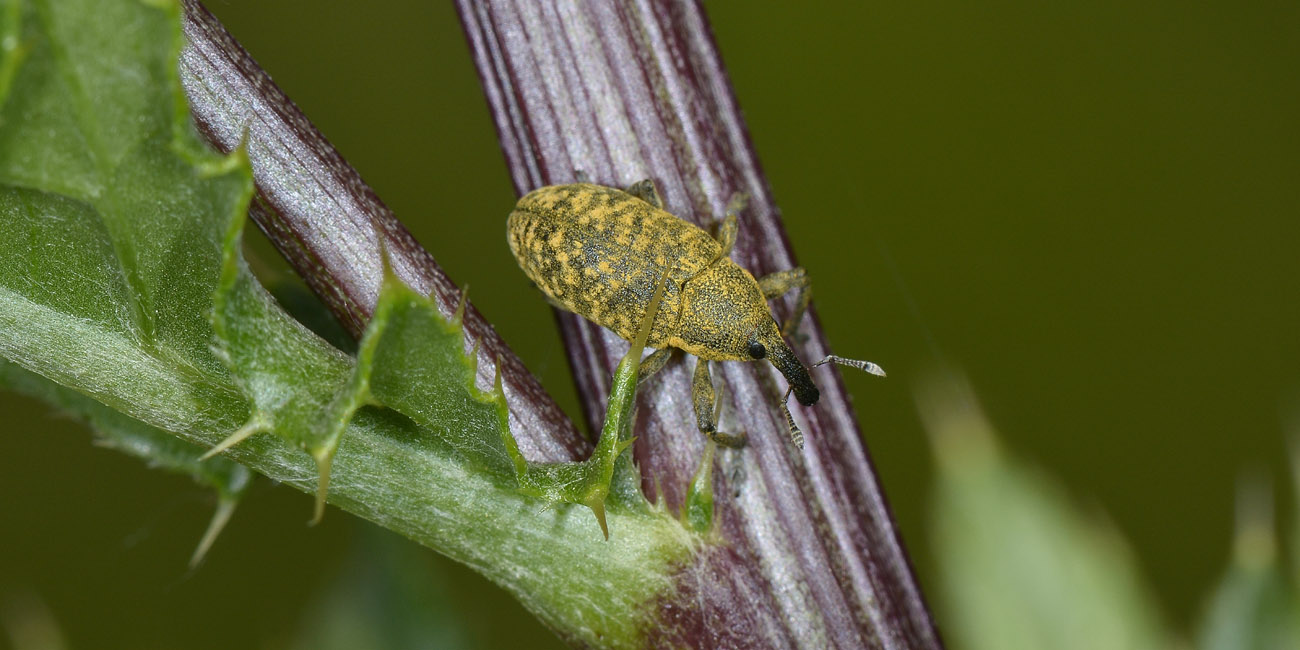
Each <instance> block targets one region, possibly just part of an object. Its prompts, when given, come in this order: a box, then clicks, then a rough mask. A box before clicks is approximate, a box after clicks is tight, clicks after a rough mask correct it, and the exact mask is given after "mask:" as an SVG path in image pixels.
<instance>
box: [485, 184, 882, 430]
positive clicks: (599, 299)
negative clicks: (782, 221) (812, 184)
mask: <svg viewBox="0 0 1300 650" xmlns="http://www.w3.org/2000/svg"><path fill="white" fill-rule="evenodd" d="M737 208H738V206H737V205H736V203H735V202H733V206H732V208H730V209H728V214H727V216H726V217H725V218H724V219H723V221H722V224H721V226H720V227H719V229H718V236H717V238H716V239H715V238H713V237H711V236H709V234H708V233H706V232H705V231H704V230H701V229H700V228H699V227H697V226H695V225H694V224H691V223H688V222H686V221H683V220H682V219H680V218H678V217H676V216H673V215H672V214H670V213H669V212H667V211H666V210H664V209H663V202H662V201H661V200H660V198H659V194H658V192H656V191H655V187H654V184H653V183H652V182H651V181H649V180H644V181H641V182H639V183H636V184H635V185H632V186H631V187H629V188H628V189H627V190H626V191H623V190H617V189H614V188H611V187H603V186H600V185H592V184H589V183H574V184H571V185H553V186H550V187H543V188H541V189H537V190H534V191H532V192H530V193H528V194H527V195H525V196H524V197H523V198H521V199H519V203H518V204H517V205H516V206H515V209H514V211H513V212H511V213H510V218H509V220H508V221H507V224H506V232H507V239H508V240H509V242H510V250H511V251H512V252H513V253H514V255H515V259H517V260H518V261H519V266H520V267H522V268H523V270H524V273H525V274H527V275H528V277H529V279H531V280H532V281H533V282H534V283H536V284H537V286H538V287H539V288H540V289H541V290H542V292H544V293H545V294H546V295H547V297H548V298H549V299H550V301H551V303H552V304H554V305H556V306H557V307H560V308H562V309H565V310H568V311H571V312H573V313H575V314H578V315H580V316H582V317H584V318H586V319H588V320H590V321H592V322H594V323H596V324H598V325H602V326H604V327H607V328H609V329H610V330H613V331H614V332H615V333H616V334H618V335H619V336H621V337H623V338H624V339H627V340H631V339H632V338H633V337H634V336H636V334H637V327H638V325H639V324H640V322H641V320H642V319H643V318H644V316H645V313H646V307H647V306H648V305H649V303H650V299H651V297H652V296H653V295H654V291H655V285H656V282H657V281H658V279H659V278H660V277H661V275H663V274H665V273H666V274H667V277H668V282H667V285H666V287H665V289H664V295H663V302H662V303H660V307H659V313H658V314H657V315H656V316H655V319H654V322H653V324H652V325H651V330H650V336H649V339H648V340H647V341H646V346H647V347H652V348H655V352H653V353H652V354H650V356H648V357H646V359H645V361H644V362H643V363H642V364H641V372H640V377H641V379H644V378H646V377H648V376H650V375H651V374H653V373H654V372H656V371H658V370H659V369H660V368H662V367H663V366H664V364H665V363H667V362H668V359H669V356H670V355H671V354H672V351H673V349H674V348H675V349H679V350H683V351H685V352H688V353H690V354H693V355H695V356H696V357H698V358H699V361H698V362H697V363H696V365H695V377H694V381H693V382H692V390H691V401H692V402H693V403H694V406H695V417H696V421H697V424H698V425H699V428H700V431H702V432H703V433H704V434H705V435H706V436H708V437H709V438H710V439H712V440H714V441H715V442H717V443H718V444H720V445H724V446H729V447H738V446H741V445H743V444H744V436H743V435H737V434H730V433H723V432H721V431H718V430H717V422H716V420H715V415H714V400H715V394H714V390H713V381H712V379H711V378H710V376H709V363H708V362H709V361H754V360H757V359H763V358H767V359H768V360H769V361H771V362H772V365H773V366H776V369H777V370H779V371H781V374H783V375H785V378H786V381H788V382H789V384H790V390H793V391H794V394H795V398H796V399H798V400H799V403H800V404H803V405H804V406H811V405H813V404H816V403H817V398H818V397H819V393H818V391H817V387H816V386H815V385H813V382H812V378H811V377H810V376H809V375H808V369H807V368H805V367H804V365H803V364H802V363H801V362H800V361H799V358H798V357H796V356H795V354H794V351H792V350H791V349H790V346H788V345H786V343H785V340H784V339H783V338H782V331H783V330H784V332H785V333H787V334H788V333H791V332H792V331H793V330H794V328H795V326H797V325H798V323H799V319H800V318H802V316H803V313H804V311H805V310H806V309H807V307H808V301H809V299H810V298H811V294H810V292H809V285H808V276H807V275H806V274H805V273H804V270H803V269H802V268H798V267H796V268H793V269H790V270H788V271H778V272H776V273H772V274H770V275H765V276H763V277H761V278H758V279H757V280H756V279H754V276H753V275H751V274H750V273H749V271H746V270H745V269H743V268H741V267H740V266H738V265H737V264H736V263H735V262H732V261H731V260H730V259H729V258H728V257H727V255H728V254H729V253H730V252H731V248H732V245H733V244H735V242H736V212H737V211H738V209H737ZM792 289H799V298H798V302H797V306H796V308H795V312H794V313H793V314H792V315H791V317H790V319H789V320H788V321H786V323H785V326H784V328H781V329H779V328H778V327H777V324H776V321H775V320H774V319H773V318H772V314H771V312H770V311H769V310H768V306H767V299H769V298H774V297H777V296H780V295H783V294H785V293H786V292H787V291H790V290H792ZM826 361H838V362H841V363H846V364H848V365H854V366H856V367H859V368H862V369H864V370H867V371H868V372H872V373H874V374H882V375H883V374H884V373H883V372H881V371H880V368H879V366H876V365H875V364H871V363H868V362H856V361H853V360H847V359H841V358H839V357H834V356H831V357H827V359H824V360H822V362H821V363H825V362H826ZM821 363H818V364H817V365H821ZM789 392H790V391H787V392H786V396H787V398H788V396H789ZM782 406H783V407H784V401H783V402H782ZM786 417H787V420H788V421H789V423H790V425H791V433H792V434H793V435H795V443H796V444H799V445H800V446H802V444H801V443H802V436H801V435H800V434H798V432H797V427H795V426H794V421H793V419H791V418H790V416H789V413H788V411H787V412H786Z"/></svg>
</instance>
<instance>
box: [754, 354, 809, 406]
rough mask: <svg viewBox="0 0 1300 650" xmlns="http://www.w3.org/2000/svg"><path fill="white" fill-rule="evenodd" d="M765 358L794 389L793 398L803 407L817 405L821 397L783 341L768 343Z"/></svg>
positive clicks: (801, 364)
mask: <svg viewBox="0 0 1300 650" xmlns="http://www.w3.org/2000/svg"><path fill="white" fill-rule="evenodd" d="M767 358H768V360H770V361H771V362H772V365H773V366H776V369H777V370H780V371H781V374H782V375H785V380H786V381H787V382H789V383H790V387H791V388H793V389H794V398H795V399H797V400H799V403H800V404H803V405H804V406H812V405H813V404H816V403H817V399H818V398H819V397H821V392H820V391H818V390H817V386H815V385H814V384H813V382H812V377H810V376H809V375H808V369H807V368H805V367H804V365H803V362H801V361H799V357H797V356H795V354H794V350H791V349H790V346H788V345H786V344H785V341H782V340H781V339H779V338H778V339H777V340H776V341H775V342H769V343H768V345H767Z"/></svg>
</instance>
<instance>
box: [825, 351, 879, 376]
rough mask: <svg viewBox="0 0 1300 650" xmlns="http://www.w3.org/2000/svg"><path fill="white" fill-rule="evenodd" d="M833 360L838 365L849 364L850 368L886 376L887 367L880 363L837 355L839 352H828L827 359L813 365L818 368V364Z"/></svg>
mask: <svg viewBox="0 0 1300 650" xmlns="http://www.w3.org/2000/svg"><path fill="white" fill-rule="evenodd" d="M832 362H833V363H835V364H837V365H841V366H848V367H850V368H857V369H858V370H861V371H864V372H869V373H871V374H873V375H875V376H877V377H884V376H885V369H884V368H881V367H880V366H878V365H876V364H874V363H872V362H870V361H862V360H860V359H849V358H847V357H841V356H839V355H837V354H828V355H826V358H825V359H822V360H821V361H818V362H817V363H814V364H813V367H814V368H816V367H817V366H820V365H823V364H827V363H832Z"/></svg>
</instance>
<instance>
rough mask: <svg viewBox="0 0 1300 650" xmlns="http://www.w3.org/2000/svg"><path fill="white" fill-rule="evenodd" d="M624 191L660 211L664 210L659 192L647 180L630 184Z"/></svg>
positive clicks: (650, 181) (653, 184) (653, 183)
mask: <svg viewBox="0 0 1300 650" xmlns="http://www.w3.org/2000/svg"><path fill="white" fill-rule="evenodd" d="M625 191H626V192H627V193H628V194H631V195H632V196H635V197H636V198H638V199H641V200H642V201H645V202H646V203H649V204H650V205H653V206H654V207H656V208H659V209H660V210H662V209H664V200H663V199H661V198H659V190H657V189H655V182H654V181H652V180H650V179H648V178H647V179H645V180H643V181H637V182H635V183H632V184H631V185H629V186H628V187H627V190H625Z"/></svg>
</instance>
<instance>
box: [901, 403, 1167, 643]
mask: <svg viewBox="0 0 1300 650" xmlns="http://www.w3.org/2000/svg"><path fill="white" fill-rule="evenodd" d="M926 395H927V396H928V399H923V400H921V405H920V410H921V415H922V416H923V417H924V418H925V420H926V421H927V428H928V429H929V430H930V432H931V435H932V437H933V439H934V441H935V450H936V452H937V455H938V457H939V463H938V467H939V475H938V479H937V486H936V491H935V495H934V503H933V506H932V511H931V519H932V522H933V528H934V537H935V540H936V541H935V554H936V556H937V558H938V561H939V568H940V576H941V577H942V580H941V583H940V590H939V597H940V598H939V604H940V606H941V609H942V611H943V612H944V613H945V614H946V618H945V619H944V620H947V621H948V622H949V623H948V627H947V632H946V636H947V637H948V639H949V640H950V641H951V642H952V643H953V647H961V648H968V649H971V650H983V649H988V650H993V649H997V650H1016V649H1021V648H1023V649H1025V650H1031V649H1037V648H1055V649H1059V650H1070V649H1071V648H1078V649H1079V650H1084V649H1088V650H1091V649H1093V648H1117V649H1118V648H1131V649H1134V650H1138V649H1141V650H1147V649H1152V648H1172V647H1175V646H1174V644H1173V642H1172V638H1171V637H1170V636H1169V634H1168V633H1167V632H1166V629H1165V627H1164V625H1163V621H1162V620H1161V616H1160V612H1159V609H1158V607H1157V606H1156V604H1155V602H1154V600H1153V598H1152V596H1151V594H1150V593H1149V591H1148V589H1147V588H1146V586H1145V585H1144V584H1143V583H1142V580H1141V578H1140V575H1139V572H1138V570H1137V567H1136V563H1135V561H1134V558H1133V556H1132V554H1131V552H1130V551H1129V549H1128V548H1127V547H1126V545H1125V544H1124V542H1123V540H1122V539H1121V538H1120V537H1119V535H1118V534H1117V533H1116V531H1114V530H1113V529H1112V528H1110V527H1109V526H1107V525H1106V524H1105V522H1102V521H1096V520H1095V519H1093V518H1090V517H1085V516H1083V515H1082V514H1081V513H1079V512H1078V509H1077V507H1076V506H1075V505H1074V504H1072V503H1071V502H1070V500H1069V498H1068V497H1067V496H1066V495H1065V494H1064V493H1063V491H1062V490H1061V488H1060V486H1058V485H1056V484H1055V483H1054V482H1052V481H1050V480H1048V479H1047V478H1046V477H1045V476H1043V475H1042V474H1040V473H1038V472H1036V471H1034V470H1032V469H1030V468H1028V467H1026V466H1024V465H1023V464H1021V463H1019V462H1016V461H1014V460H1012V459H1009V458H1007V457H1005V456H1004V455H1003V454H1002V453H1001V451H1000V450H999V449H998V448H997V446H996V443H995V441H994V436H995V434H994V432H993V430H992V428H991V426H990V425H989V424H988V422H987V421H986V420H985V419H984V417H983V415H982V414H981V413H979V412H978V409H977V407H975V406H974V404H975V400H974V397H973V396H971V395H970V394H969V389H967V388H966V387H965V385H964V384H961V383H960V382H951V383H947V384H940V383H938V382H936V384H935V385H934V386H931V387H927V391H926Z"/></svg>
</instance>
